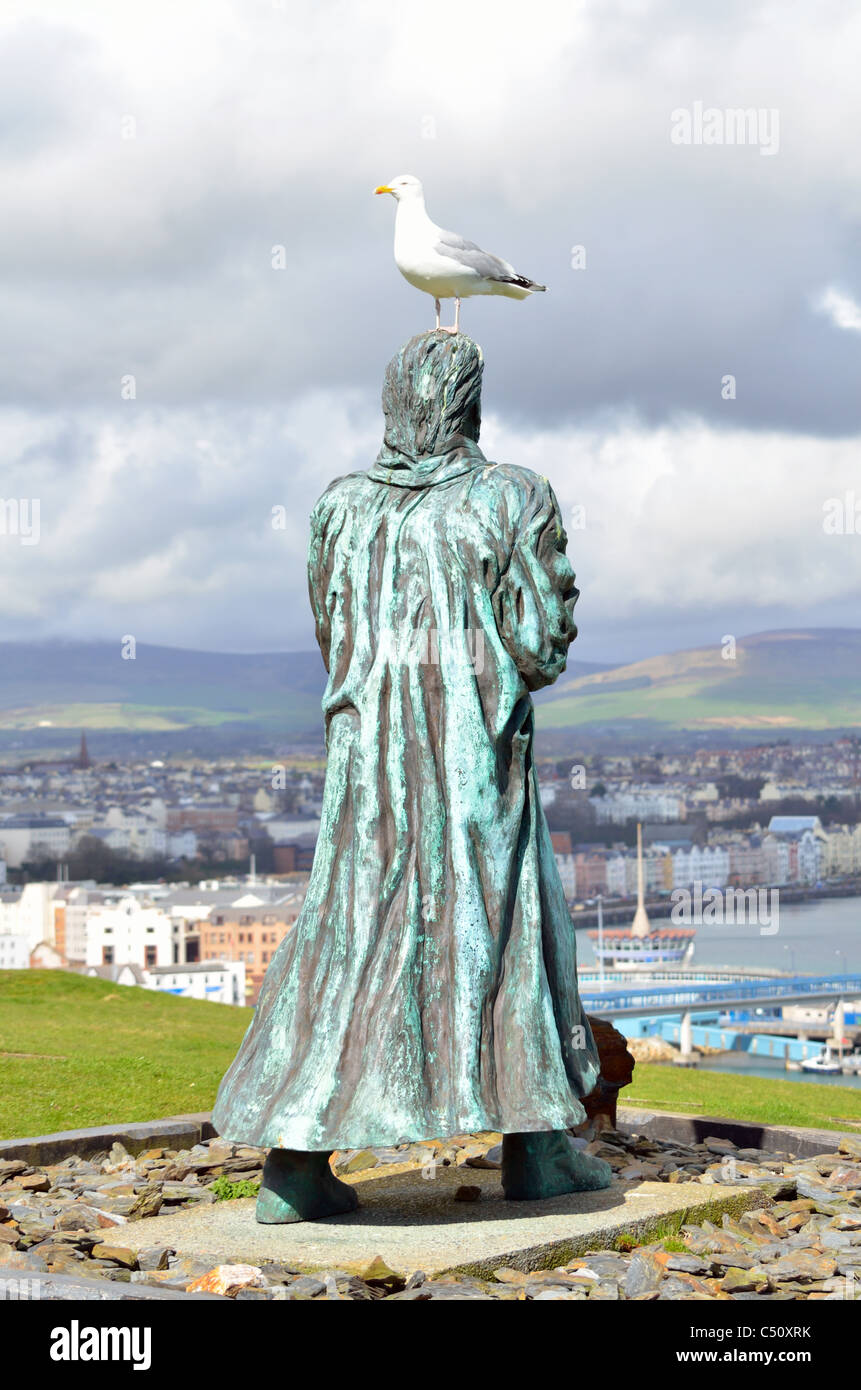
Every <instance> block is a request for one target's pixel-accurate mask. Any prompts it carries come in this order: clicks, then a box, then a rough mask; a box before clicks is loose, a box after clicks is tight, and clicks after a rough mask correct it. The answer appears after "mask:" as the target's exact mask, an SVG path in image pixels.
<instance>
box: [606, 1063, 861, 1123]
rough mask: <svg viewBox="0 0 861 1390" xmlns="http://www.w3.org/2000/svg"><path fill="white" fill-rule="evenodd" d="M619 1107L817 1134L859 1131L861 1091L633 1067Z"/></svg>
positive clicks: (693, 1070)
mask: <svg viewBox="0 0 861 1390" xmlns="http://www.w3.org/2000/svg"><path fill="white" fill-rule="evenodd" d="M619 1104H620V1105H631V1106H638V1107H642V1108H644V1109H648V1110H680V1111H683V1112H685V1113H686V1114H689V1115H716V1116H717V1115H720V1116H725V1117H726V1118H728V1119H733V1120H752V1121H753V1122H754V1123H756V1122H759V1123H760V1124H768V1125H801V1126H807V1127H808V1128H816V1129H850V1130H851V1129H852V1128H853V1127H854V1126H855V1125H859V1126H861V1088H858V1087H856V1086H823V1085H820V1084H819V1083H818V1082H804V1081H766V1080H763V1079H762V1078H761V1077H758V1076H738V1075H731V1074H730V1073H728V1072H713V1071H697V1069H696V1068H695V1067H694V1068H690V1069H688V1068H686V1067H684V1068H683V1067H674V1066H658V1065H656V1064H655V1063H651V1064H650V1063H648V1062H638V1063H637V1065H636V1067H635V1068H634V1080H633V1082H632V1083H631V1085H630V1086H628V1087H626V1089H625V1090H624V1091H620V1093H619Z"/></svg>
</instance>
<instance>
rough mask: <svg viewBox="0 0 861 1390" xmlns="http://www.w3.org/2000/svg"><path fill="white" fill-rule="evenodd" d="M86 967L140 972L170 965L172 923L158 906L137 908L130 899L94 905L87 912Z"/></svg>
mask: <svg viewBox="0 0 861 1390" xmlns="http://www.w3.org/2000/svg"><path fill="white" fill-rule="evenodd" d="M86 962H87V965H126V964H128V965H139V966H142V967H143V968H144V969H147V970H149V969H152V967H153V966H159V965H171V964H172V963H173V944H172V924H171V920H170V917H169V916H168V915H167V913H166V912H162V910H161V908H158V907H141V906H140V904H139V903H138V902H137V901H136V900H135V899H134V898H131V897H129V898H123V899H121V901H120V902H119V903H118V904H116V905H113V906H107V905H103V906H94V907H92V908H91V909H90V911H89V912H88V913H87V952H86Z"/></svg>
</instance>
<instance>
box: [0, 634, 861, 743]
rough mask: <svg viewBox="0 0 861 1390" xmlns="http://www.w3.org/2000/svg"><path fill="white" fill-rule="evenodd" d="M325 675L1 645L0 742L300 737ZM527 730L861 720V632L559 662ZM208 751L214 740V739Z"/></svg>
mask: <svg viewBox="0 0 861 1390" xmlns="http://www.w3.org/2000/svg"><path fill="white" fill-rule="evenodd" d="M324 686H325V671H324V669H323V663H322V661H321V659H320V656H319V654H318V653H317V652H269V653H257V654H248V655H244V654H239V653H235V652H198V651H189V650H183V649H180V648H174V647H156V646H147V645H144V644H139V645H138V648H137V653H136V656H135V660H134V661H124V660H123V659H122V657H121V654H120V648H119V644H118V643H106V642H90V643H86V642H61V643H56V642H50V643H49V642H46V643H12V642H6V643H0V746H10V742H11V741H15V740H17V741H18V743H20V741H21V736H22V735H26V736H27V742H28V743H30V742H32V743H33V744H34V746H36V747H41V746H48V745H50V744H54V745H56V744H57V741H58V740H59V739H62V738H63V737H66V740H67V743H68V747H69V748H70V749H71V748H72V747H73V746H76V744H77V738H78V731H79V730H81V729H88V730H92V731H101V732H102V734H103V735H104V736H105V738H107V737H108V736H109V735H112V736H116V737H117V738H120V737H122V738H124V739H127V740H128V739H130V738H133V737H137V736H139V735H143V734H147V733H151V734H153V735H159V736H163V737H164V739H165V740H166V742H169V740H170V739H171V738H173V737H175V736H178V735H180V734H182V733H184V732H186V731H190V730H198V731H201V737H202V738H203V739H204V740H209V742H210V744H211V746H212V747H215V746H216V743H217V741H219V740H221V741H222V742H223V741H224V740H225V739H226V738H229V737H233V736H234V734H235V735H236V736H237V737H239V738H245V737H248V736H250V735H252V734H256V735H260V734H263V735H266V736H271V738H274V739H293V740H298V739H301V738H303V737H307V736H308V735H313V736H315V737H319V736H320V735H321V731H322V716H321V711H320V699H321V697H322V694H323V689H324ZM536 714H537V722H538V727H539V728H541V729H545V730H566V729H571V728H581V727H584V726H591V727H592V728H597V727H601V728H608V729H611V730H612V729H613V728H614V727H616V728H621V727H622V726H624V727H625V729H626V731H627V733H628V734H629V735H630V734H631V733H632V732H633V733H634V734H635V735H636V731H637V729H638V728H639V729H641V730H642V733H643V736H644V737H649V738H651V737H654V736H659V735H660V733H661V731H662V730H667V731H680V730H690V731H696V732H708V731H710V730H715V731H732V732H736V733H739V734H743V733H749V732H751V731H753V732H762V733H764V734H768V733H772V734H789V733H792V732H796V731H797V732H803V731H805V730H821V731H824V730H829V729H849V728H858V727H861V629H856V628H845V629H843V628H833V629H829V628H823V629H798V630H795V631H780V632H765V633H758V634H755V635H754V636H751V637H743V638H740V639H739V641H738V646H737V650H736V656H735V660H732V661H727V660H725V659H724V658H723V656H722V653H721V646H720V642H719V640H716V641H715V643H714V645H713V646H711V647H702V648H696V649H694V650H691V651H680V652H672V653H669V654H667V655H663V656H654V657H649V658H648V659H647V660H644V661H637V662H634V663H632V664H630V665H627V666H616V667H600V666H596V665H594V664H590V663H586V662H580V661H577V660H573V659H572V660H571V661H570V662H569V664H568V669H567V671H565V672H564V673H563V675H562V676H561V678H560V679H559V681H557V683H556V684H555V685H554V686H551V687H550V688H549V689H547V690H544V691H540V692H539V693H538V696H537V699H536ZM219 746H220V745H219Z"/></svg>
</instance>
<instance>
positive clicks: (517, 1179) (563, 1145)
mask: <svg viewBox="0 0 861 1390" xmlns="http://www.w3.org/2000/svg"><path fill="white" fill-rule="evenodd" d="M612 1181H613V1169H612V1168H611V1167H610V1165H609V1163H605V1161H604V1159H603V1158H595V1157H594V1156H593V1155H592V1154H587V1153H583V1151H582V1150H581V1149H576V1148H575V1147H574V1145H573V1144H572V1143H571V1140H570V1138H569V1137H568V1135H567V1134H566V1132H565V1130H564V1129H554V1130H549V1131H547V1132H541V1133H536V1134H504V1135H503V1136H502V1190H503V1192H504V1193H505V1195H506V1197H507V1198H508V1199H509V1201H512V1202H536V1201H540V1200H541V1199H542V1198H544V1197H558V1196H559V1195H560V1193H563V1192H597V1191H599V1190H600V1189H601V1188H604V1187H609V1186H610V1183H611V1182H612Z"/></svg>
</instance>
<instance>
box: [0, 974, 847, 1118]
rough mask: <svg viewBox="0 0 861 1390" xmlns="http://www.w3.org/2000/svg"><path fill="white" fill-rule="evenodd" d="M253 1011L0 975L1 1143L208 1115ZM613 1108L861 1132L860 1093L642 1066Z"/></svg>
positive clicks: (44, 977) (71, 980)
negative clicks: (196, 1113) (55, 1132)
mask: <svg viewBox="0 0 861 1390" xmlns="http://www.w3.org/2000/svg"><path fill="white" fill-rule="evenodd" d="M251 1012H252V1011H251V1010H250V1009H246V1008H231V1007H229V1006H227V1005H225V1004H207V1003H204V1002H203V1001H199V1000H196V999H177V998H176V997H175V996H174V995H169V994H159V993H157V992H156V991H155V990H148V989H137V988H134V987H129V986H124V985H113V984H110V983H109V982H107V981H105V980H90V979H87V978H85V977H84V976H81V975H75V974H72V973H70V972H67V971H63V970H4V971H0V1071H2V1077H3V1084H2V1087H0V1138H3V1139H14V1138H21V1137H24V1136H26V1135H32V1134H42V1133H50V1132H51V1131H53V1130H61V1129H77V1128H81V1127H84V1126H88V1125H101V1124H114V1123H122V1122H124V1121H132V1120H151V1119H157V1118H158V1117H159V1116H162V1115H176V1114H181V1113H183V1112H185V1111H195V1110H210V1109H211V1108H212V1105H213V1102H214V1100H215V1094H216V1091H217V1090H218V1083H219V1082H220V1080H221V1078H222V1076H223V1075H224V1072H225V1071H226V1069H227V1067H228V1065H229V1064H230V1062H231V1061H232V1060H233V1057H234V1055H235V1053H236V1049H237V1047H238V1046H239V1043H240V1041H241V1039H242V1035H243V1033H244V1032H245V1029H246V1028H247V1026H248V1024H249V1022H250V1021H251ZM620 1103H621V1104H622V1105H623V1106H624V1105H631V1106H641V1107H646V1108H648V1109H651V1110H681V1111H687V1112H688V1113H691V1114H707V1115H716V1116H717V1115H723V1116H729V1117H731V1118H733V1119H738V1120H751V1121H753V1122H754V1123H756V1122H758V1123H760V1124H787V1125H801V1126H808V1127H811V1126H814V1127H817V1128H823V1129H851V1128H852V1127H853V1126H854V1125H858V1126H861V1089H859V1088H855V1087H849V1086H821V1085H818V1084H810V1083H804V1082H798V1081H767V1080H762V1079H760V1078H758V1077H745V1076H737V1075H724V1074H721V1073H720V1072H711V1071H710V1072H698V1071H696V1070H690V1071H688V1070H679V1069H678V1068H675V1067H662V1066H657V1065H654V1064H652V1065H649V1064H644V1063H640V1064H638V1066H637V1068H636V1070H635V1072H634V1081H633V1084H632V1085H631V1086H629V1087H627V1088H626V1089H625V1090H624V1091H622V1093H621V1096H620Z"/></svg>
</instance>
